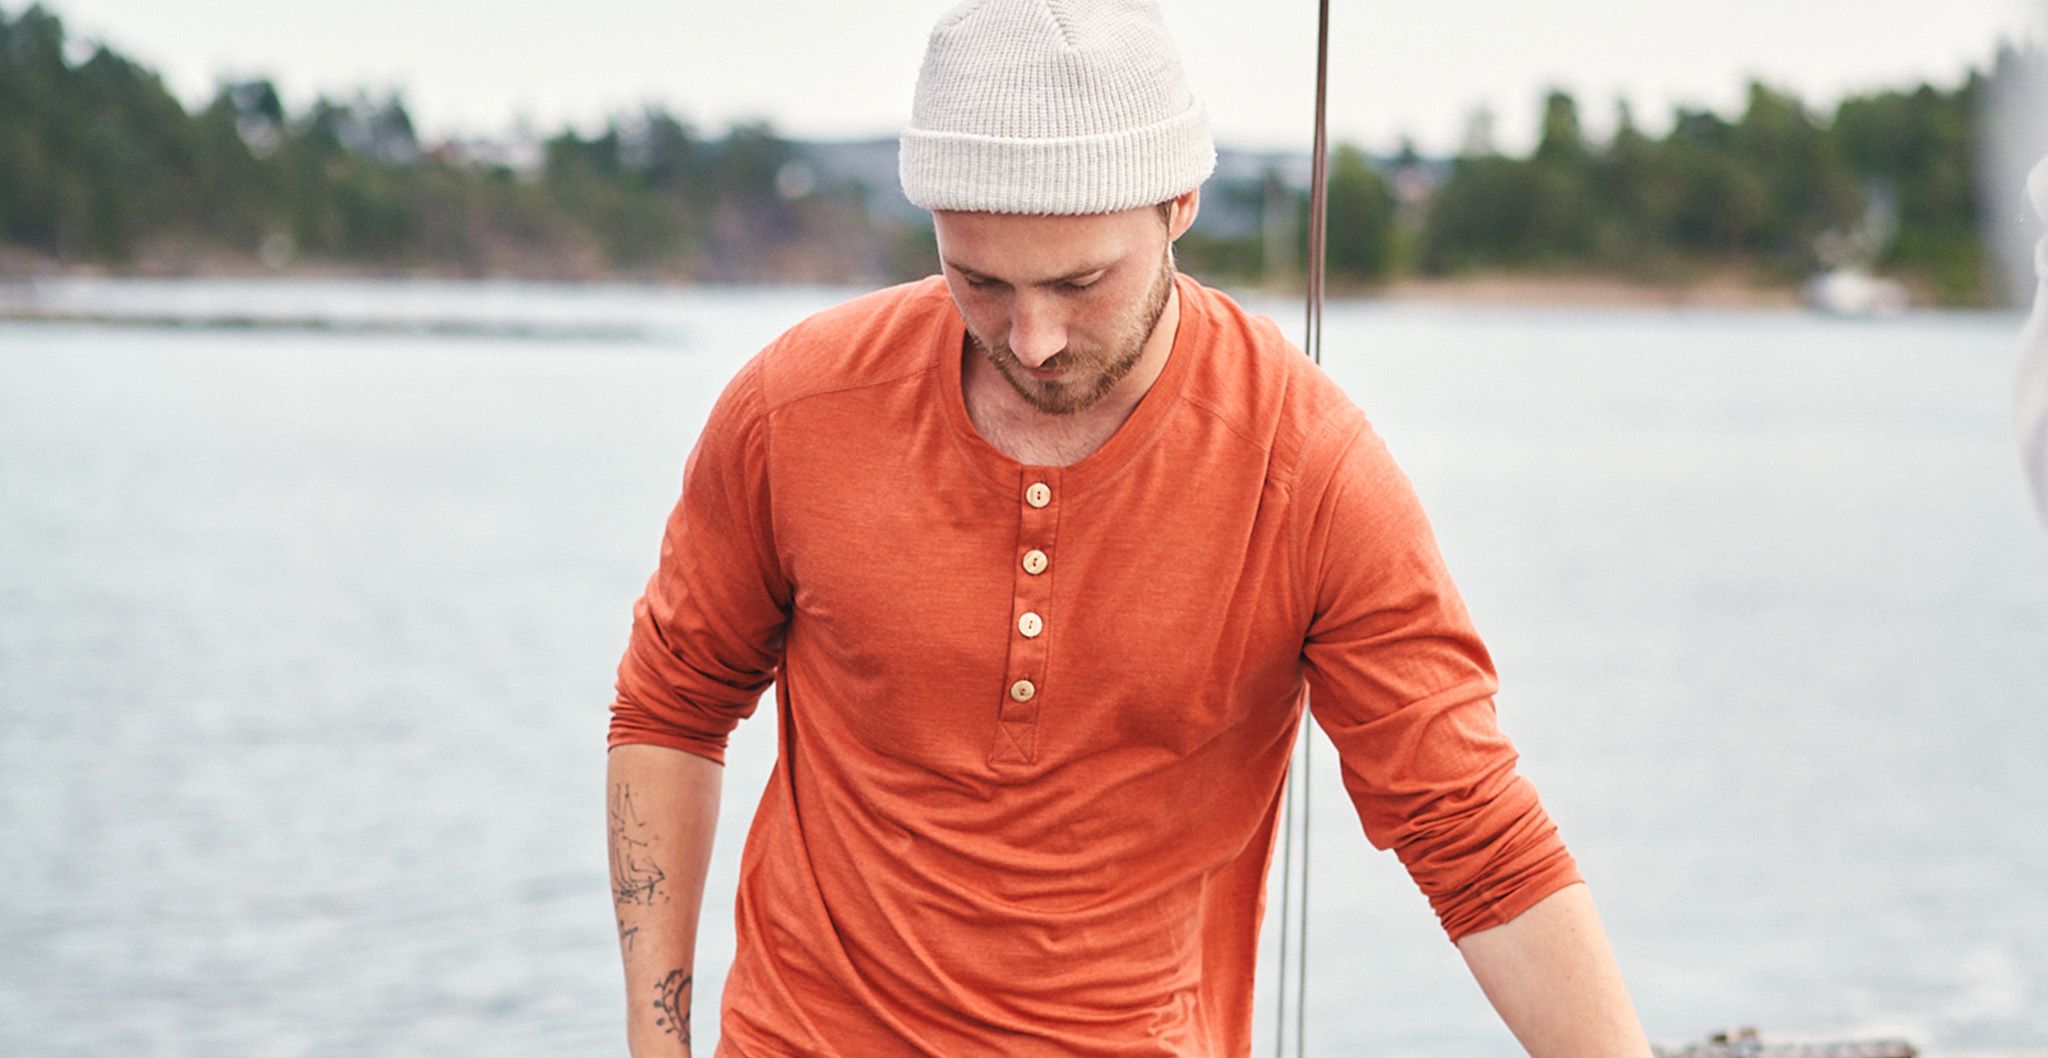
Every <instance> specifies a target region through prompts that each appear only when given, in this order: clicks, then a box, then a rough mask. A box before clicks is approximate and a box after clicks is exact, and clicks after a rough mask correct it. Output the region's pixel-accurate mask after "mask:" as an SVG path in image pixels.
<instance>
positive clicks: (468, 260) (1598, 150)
mask: <svg viewBox="0 0 2048 1058" xmlns="http://www.w3.org/2000/svg"><path fill="white" fill-rule="evenodd" d="M2029 64H2032V65H2031V66H2029ZM2039 64H2040V59H2039V56H2031V57H2029V56H2021V55H2018V54H2016V53H2013V52H2011V51H2010V50H2007V51H2005V52H2002V53H2001V54H2000V56H1999V58H1998V60H1997V62H1996V63H1995V65H1994V67H1993V70H1992V72H1991V73H1990V74H1988V75H1987V74H1981V73H1972V74H1971V75H1970V76H1969V77H1968V79H1967V80H1965V81H1964V82H1963V83H1962V84H1960V85H1959V86H1957V87H1955V88H1952V89H1943V88H1939V87H1934V86H1921V87H1918V88H1914V89H1911V90H1902V91H1887V92H1878V93H1874V94H1868V95H1862V96H1856V97H1852V98H1849V99H1845V100H1843V101H1842V102H1841V103H1840V104H1838V105H1837V106H1836V108H1835V109H1834V112H1833V113H1832V114H1828V115H1820V114H1817V113H1816V112H1814V111H1813V110H1811V109H1810V108H1808V107H1807V106H1806V105H1805V104H1803V103H1802V102H1801V101H1800V100H1799V99H1798V98H1797V97H1796V96H1794V95H1792V94H1790V93H1787V92H1783V91H1779V90H1776V89H1773V88H1771V87H1769V86H1766V85H1762V84H1754V85H1751V86H1750V90H1749V95H1748V100H1747V105H1746V107H1745V109H1744V110H1743V112H1742V114H1741V115H1740V116H1738V117H1736V118H1734V119H1732V120H1731V119H1728V118H1724V117H1722V116H1720V115H1717V114H1715V113H1713V112H1711V111H1707V110H1692V109H1680V110H1678V111H1677V112H1676V113H1675V115H1674V118H1673V121H1672V123H1671V126H1670V129H1669V131H1668V132H1666V133H1664V134H1663V135H1662V136H1652V135H1649V134H1646V133H1645V132H1643V131H1641V130H1640V128H1639V127H1638V126H1637V124H1636V122H1635V120H1634V117H1633V115H1632V114H1631V113H1630V112H1629V111H1628V108H1627V107H1626V105H1622V106H1621V107H1620V108H1619V112H1618V113H1617V116H1616V121H1615V126H1616V129H1617V131H1615V132H1614V133H1613V134H1612V135H1611V136H1609V137H1608V138H1606V139H1605V140H1604V141H1601V142H1595V141H1593V140H1592V139H1591V138H1590V137H1589V136H1588V135H1587V134H1586V132H1585V131H1584V129H1583V128H1582V125H1581V118H1580V109H1579V105H1578V103H1577V101H1576V100H1575V99H1574V98H1573V97H1572V96H1571V95H1569V94H1567V93H1564V92H1552V93H1550V94H1549V96H1548V98H1547V100H1546V103H1545V106H1544V108H1543V116H1542V126H1541V130H1540V136H1539V138H1538V141H1537V145H1536V147H1535V148H1534V150H1533V151H1532V152H1530V153H1529V154H1527V155H1526V156H1521V157H1515V156H1510V155H1507V154H1504V153H1501V152H1500V151H1498V150H1496V149H1495V148H1494V147H1493V146H1492V144H1491V142H1490V135H1489V134H1488V130H1487V128H1486V123H1485V122H1483V121H1475V127H1474V131H1473V133H1472V135H1470V136H1469V137H1468V140H1469V142H1468V143H1467V146H1466V148H1465V149H1464V150H1463V151H1462V152H1460V154H1459V155H1458V156H1456V157H1455V158H1451V159H1448V160H1432V159H1425V158H1422V157H1421V156H1419V155H1418V154H1417V153H1416V152H1415V151H1414V150H1413V149H1412V148H1404V150H1403V151H1402V152H1401V153H1400V154H1398V155H1396V156H1393V157H1390V158H1377V159H1375V158H1371V157H1369V156H1368V155H1367V154H1366V153H1365V152H1363V151H1361V150H1359V149H1358V148H1356V147H1354V146H1350V145H1341V146H1339V147H1338V148H1337V149H1336V150H1335V151H1334V152H1333V154H1332V157H1331V164H1330V174H1329V196H1330V197H1329V209H1330V229H1329V230H1330V243H1329V254H1330V257H1329V266H1330V274H1331V277H1332V280H1333V282H1334V283H1336V284H1337V285H1338V286H1339V287H1340V288H1342V287H1344V286H1347V285H1348V286H1351V287H1354V288H1368V287H1370V286H1372V285H1374V284H1380V283H1385V282H1387V281H1390V280H1394V279H1399V278H1403V277H1407V276H1446V277H1448V276H1457V275H1460V274H1467V273H1472V272H1532V271H1533V272H1547V273H1557V274H1574V275H1579V274H1596V275H1614V276H1628V277H1636V278H1649V279H1653V280H1658V281H1665V282H1683V281H1686V280H1687V279H1689V278H1692V277H1697V276H1699V275H1702V274H1706V273H1712V272H1725V271H1731V270H1732V271H1736V272H1739V273H1741V274H1744V275H1748V276H1751V277H1754V278H1756V279H1757V280H1758V281H1760V282H1765V283H1791V282H1797V281H1798V280H1800V279H1803V278H1805V277H1806V276H1809V275H1811V274H1812V273H1813V272H1814V271H1815V270H1817V269H1819V268H1822V267H1826V266H1832V265H1841V264H1859V265H1864V266H1867V267H1871V268H1874V269H1876V270H1880V271H1884V272H1888V273H1891V274H1894V275H1898V276H1900V277H1902V278H1906V279H1908V280H1909V281H1911V282H1912V283H1914V285H1915V286H1916V287H1918V288H1919V289H1920V290H1921V291H1922V292H1923V293H1924V294H1925V295H1927V296H1929V297H1932V298H1934V299H1936V300H1939V301H1941V302H1943V303H1947V304H1964V305H1967V304H1980V303H1983V302H1984V301H1985V300H1986V299H1987V298H1988V297H1989V296H1990V291H1991V290H1992V285H1991V280H1990V276H1989V274H1988V272H1989V267H1990V265H1989V258H1988V254H1987V252H1986V250H1985V248H1984V246H1983V244H1982V242H1981V237H1980V234H1979V233H1980V229H1981V225H1980V224H1979V220H1980V218H1979V213H1978V209H1979V207H1978V204H1977V188H1978V176H1979V174H1978V173H1977V172H1976V167H1977V166H1978V164H1979V163H1978V152H1977V150H1976V142H1975V141H1976V137H1977V135H1978V133H1977V131H1976V129H1977V126H1976V123H1975V121H1974V118H1975V113H1976V109H1977V107H1978V105H1979V103H1980V101H1981V97H1982V96H1983V95H1984V93H1985V92H1986V91H1987V84H1988V83H1989V81H1990V80H1991V79H1995V78H2003V77H2014V76H2022V75H2027V74H2029V72H2030V71H2032V73H2031V75H2033V76H2039V74H2038V67H2039ZM530 153H531V156H529V157H524V158H521V157H515V156H512V154H511V153H510V152H508V150H507V149H506V148H505V147H503V146H502V145H492V144H483V143H478V144H460V143H445V144H431V145H430V144H426V143H423V142H422V141H421V139H420V137H419V135H418V133H417V132H416V130H415V129H414V127H413V123H412V120H411V118H410V115H409V114H408V113H407V110H406V108H405V106H404V103H403V101H402V99H400V98H398V97H396V96H386V97H382V98H376V97H370V96H359V97H357V98H355V99H352V100H334V99H326V98H323V99H320V100H318V101H316V102H315V103H314V104H313V105H312V106H311V107H310V108H308V109H306V110H305V111H304V112H303V113H296V114H294V113H290V112H289V111H288V110H287V108H286V107H285V106H284V105H283V103H282V102H281V100H280V98H279V94H278V92H277V90H276V88H275V86H274V85H273V84H272V83H270V82H268V81H264V80H253V81H245V82H238V83H232V84H226V85H223V86H222V87H221V88H220V89H219V91H218V92H217V93H216V94H215V96H214V97H213V98H212V99H211V100H210V101H209V102H208V103H207V104H206V105H205V106H203V107H200V108H198V109H197V110H196V111H190V112H188V111H187V110H186V108H185V107H184V106H183V105H182V104H180V102H179V101H178V100H177V99H176V98H175V97H174V96H172V95H171V94H170V92H169V91H168V90H167V89H166V88H165V87H164V85H163V83H162V80H161V78H160V77H159V76H158V75H157V74H155V73H154V72H152V71H150V70H148V69H146V68H144V67H142V66H140V65H138V64H136V63H135V62H133V61H131V60H129V59H127V58H125V57H123V56H121V55H120V54H118V53H116V52H114V51H112V50H111V49H109V48H106V47H104V46H92V47H90V48H85V47H83V46H81V45H79V44H78V43H77V42H74V41H72V40H70V39H68V38H67V35H66V32H65V29H64V27H63V24H62V22H61V21H60V20H59V19H58V18H57V17H56V16H55V15H53V14H52V13H50V12H49V11H47V10H46V9H44V8H42V7H40V6H31V7H29V8H27V9H26V10H25V11H24V12H22V13H21V14H20V15H19V16H17V17H13V18H9V17H8V16H7V15H6V13H5V12H4V11H0V247H11V248H13V249H14V250H16V251H17V252H21V253H25V254H29V255H33V256H35V257H37V258H40V259H43V260H47V261H51V262H56V263H59V264H77V263H89V264H96V265H101V266H110V267H117V268H124V267H125V268H139V269H153V270H180V269H199V268H205V267H208V266H209V265H225V266H227V267H237V266H250V265H252V264H257V263H260V264H261V265H263V266H268V267H286V266H292V267H320V266H334V267H341V268H350V269H375V270H397V271H433V272H442V273H452V274H474V275H491V274H514V275H524V276H535V277H548V278H584V277H597V276H621V275H623V276H648V277H659V278H672V279H685V280H728V281H766V280H782V279H798V280H809V281H852V280H873V279H886V278H895V277H907V276H913V275H921V274H924V273H926V272H928V271H929V270H930V269H931V268H932V266H933V259H932V256H931V236H930V231H929V225H928V223H927V222H925V221H924V220H923V219H922V218H920V217H919V216H918V215H917V214H916V213H915V212H914V211H906V210H904V209H902V208H901V207H902V203H900V202H888V201H884V200H885V199H890V198H891V197H892V196H894V195H895V194H896V193H895V190H894V188H893V186H888V187H877V186H873V183H872V182H870V183H866V184H864V183H862V182H861V181H859V180H857V179H854V178H853V177H851V176H849V175H847V174H835V173H833V172H830V171H827V170H826V169H824V168H823V167H821V166H820V165H818V164H817V161H816V158H815V157H814V156H813V155H812V154H811V153H810V152H809V150H808V148H807V147H806V145H803V144H799V143H795V142H792V141H790V140H787V139H784V138H782V137H780V136H778V135H777V134H776V133H775V132H774V130H773V129H772V128H770V127H768V126H766V125H763V124H742V125H735V126H733V127H730V128H727V129H725V130H723V131H722V132H720V133H717V134H707V133H705V132H703V131H701V130H699V129H697V128H695V127H693V126H692V125H690V124H689V123H688V122H687V121H685V120H683V119H681V118H679V117H677V116H676V115H674V114H671V113H669V112H667V111H665V110H662V109H659V108H649V109H647V110H646V111H644V112H642V113H639V114H635V115H629V116H622V117H619V118H617V119H614V120H612V121H611V122H609V123H608V124H607V125H606V126H605V127H604V128H603V129H602V130H600V131H598V132H597V133H596V134H595V135H583V134H579V133H577V132H575V131H573V130H564V131H560V132H557V133H555V134H553V135H550V136H547V137H545V138H542V139H539V140H537V141H536V142H534V143H533V144H531V152H530ZM1305 217H1306V210H1305V192H1304V191H1303V190H1302V189H1301V188H1299V187H1288V186H1285V184H1284V182H1283V181H1282V180H1281V179H1280V176H1279V174H1278V173H1277V172H1269V173H1267V174H1266V175H1265V176H1264V177H1263V178H1261V179H1257V180H1244V179H1239V180H1235V181H1229V180H1218V181H1216V182H1215V183H1213V184H1212V185H1211V187H1210V188H1208V189H1207V192H1206V196H1205V205H1204V212H1203V219H1202V220H1201V221H1200V222H1198V225H1197V228H1196V230H1195V231H1194V232H1193V233H1191V234H1190V236H1189V237H1188V238H1187V239H1186V240H1185V241H1184V242H1183V244H1182V247H1181V259H1182V263H1183V265H1184V266H1185V267H1187V268H1188V269H1189V270H1191V271H1195V272H1197V273H1199V274H1205V275H1211V276H1214V277H1216V278H1219V279H1225V280H1235V281H1250V282H1266V283H1277V282H1282V281H1284V280H1285V279H1286V276H1285V275H1284V274H1283V273H1285V272H1286V271H1287V269H1286V268H1285V267H1284V266H1283V264H1282V263H1281V262H1286V261H1298V260H1299V259H1300V256H1301V254H1302V251H1303V247H1304V246H1305V233H1306V220H1305Z"/></svg>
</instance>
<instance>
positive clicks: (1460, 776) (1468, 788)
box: [1302, 419, 1650, 1058]
mask: <svg viewBox="0 0 2048 1058" xmlns="http://www.w3.org/2000/svg"><path fill="white" fill-rule="evenodd" d="M1323 446H1329V447H1323ZM1318 447H1321V448H1322V451H1321V452H1317V451H1316V449H1317V448H1318ZM1331 448H1334V449H1335V451H1334V452H1331ZM1310 451H1311V454H1312V455H1322V456H1323V459H1321V460H1315V461H1313V462H1311V465H1312V466H1315V465H1320V466H1323V467H1326V468H1328V469H1327V471H1326V474H1327V476H1326V477H1310V478H1309V479H1308V480H1307V481H1306V482H1305V484H1307V485H1308V486H1309V488H1310V493H1309V494H1310V495H1312V496H1314V497H1315V505H1314V507H1313V508H1312V510H1313V517H1312V518H1311V519H1310V520H1309V522H1308V524H1309V526H1310V527H1311V528H1310V531H1309V535H1308V538H1307V542H1306V548H1305V554H1306V556H1307V558H1308V564H1307V568H1308V570H1309V571H1310V577H1311V579H1310V583H1311V584H1312V585H1313V591H1314V596H1315V609H1314V614H1313V618H1312V620H1311V623H1310V627H1309V634H1308V636H1307V637H1306V639H1305V640H1304V642H1303V649H1302V657H1303V661H1304V663H1305V675H1306V677H1307V680H1308V683H1309V688H1310V691H1309V706H1310V708H1311V709H1312V710H1313V711H1314V713H1315V719H1316V722H1317V723H1318V724H1319V725H1320V726H1321V727H1322V729H1323V731H1324V733H1325V734H1327V735H1328V736H1329V737H1330V741H1331V743H1332V744H1333V745H1335V747H1336V748H1337V752H1338V757H1339V759H1340V761H1341V763H1342V765H1343V768H1342V770H1343V777H1344V784H1345V787H1346V790H1347V792H1348V793H1349V794H1350V795H1351V799H1352V803H1353V805H1354V807H1356V809H1357V810H1358V815H1359V820H1360V822H1361V823H1363V824H1364V829H1365V832H1366V836H1367V837H1368V838H1370V839H1371V841H1372V843H1373V844H1374V845H1376V846H1378V847H1380V848H1387V849H1393V850H1394V851H1395V852H1396V853H1398V854H1399V856H1400V857H1401V861H1402V863H1403V864H1404V865H1405V866H1406V867H1407V868H1408V871H1409V874H1410V876H1411V877H1413V878H1414V879H1415V882H1416V884H1417V886H1418V887H1419V888H1421V890H1422V891H1423V893H1424V894H1425V895H1427V896H1428V897H1429V900H1430V904H1431V906H1432V907H1433V908H1434V909H1435V910H1436V912H1437V915H1438V918H1439V920H1440V921H1441V923H1442V925H1443V928H1444V930H1445V932H1446V933H1447V934H1448V935H1449V937H1450V938H1451V939H1452V940H1453V941H1454V942H1456V944H1457V945H1458V948H1459V950H1460V951H1461V952H1462V953H1463V954H1464V956H1465V960H1466V962H1467V964H1468V965H1469V966H1470V967H1471V969H1472V973H1473V976H1474V977H1475V978H1476V979H1477V980H1478V982H1479V985H1480V987H1481V988H1482V989H1483V990H1484V991H1485V992H1486V995H1487V998H1488V999H1490V1000H1491V1001H1492V1002H1493V1005H1494V1008H1495V1010H1497V1011H1498V1012H1499V1014H1500V1016H1501V1019H1502V1021H1503V1022H1505V1023H1506V1025H1507V1027H1508V1029H1509V1030H1510V1031H1512V1032H1513V1033H1514V1034H1515V1036H1516V1038H1517V1039H1519V1040H1520V1041H1521V1042H1522V1045H1523V1046H1524V1047H1526V1048H1527V1049H1528V1051H1529V1053H1530V1054H1531V1055H1532V1056H1535V1058H1620V1056H1626V1058H1647V1056H1648V1055H1649V1053H1650V1048H1649V1044H1648V1043H1647V1041H1646V1040H1645V1039H1644V1036H1643V1030H1642V1027H1641V1025H1640V1024H1639V1023H1638V1021H1637V1019H1636V1015H1635V1011H1634V1009H1633V1007H1632V1005H1631V1003H1630V1001H1629V997H1628V991H1627V989H1626V988H1625V987H1624V986H1623V984H1622V980H1621V973H1620V971H1619V970H1618V969H1617V968H1616V966H1615V961H1614V956H1613V954H1612V952H1611V951H1610V949H1609V947H1608V944H1607V938H1606V935H1605V933H1604V932H1603V930H1602V929H1601V927H1600V921H1599V917H1598V916H1597V915H1596V914H1595V913H1594V910H1593V902H1592V898H1591V897H1590V896H1588V895H1587V893H1586V887H1585V885H1584V884H1583V882H1582V881H1581V879H1580V877H1579V873H1578V869H1577V866H1576V864H1575V863H1574V861H1573V860H1572V858H1571V854H1570V853H1569V851H1567V850H1566V848H1565V846H1564V843H1563V841H1562V840H1561V839H1560V838H1559V837H1558V834H1557V828H1556V826H1555V825H1554V824H1553V823H1552V821H1551V819H1550V816H1549V815H1548V813H1547V812H1545V811H1544V808H1543V805H1542V803H1541V801H1540V800H1539V798H1538V797H1537V795H1536V790H1535V787H1534V786H1533V785H1532V784H1531V783H1530V782H1529V781H1528V779H1527V778H1525V777H1524V776H1522V775H1521V774H1519V772H1518V771H1517V769H1516V767H1515V764H1516V753H1515V750H1514V746H1513V745H1512V744H1511V743H1510V742H1509V741H1508V740H1507V737H1506V736H1505V735H1504V734H1502V733H1501V731H1500V728H1499V726H1498V724H1497V723H1496V718H1495V715H1494V707H1493V693H1494V691H1495V690H1496V689H1497V687H1498V681H1497V680H1496V678H1495V676H1494V673H1493V665H1492V659H1491V658H1490V657H1489V656H1488V654H1487V651H1486V648H1485V646H1484V644H1482V643H1481V642H1480V640H1479V637H1478V634H1477V632H1476V631H1475V630H1474V629H1473V627H1472V623H1471V618H1470V617H1469V615H1468V614H1466V612H1465V610H1464V606H1463V603H1462V602H1461V601H1460V600H1459V598H1458V594H1457V589H1456V587H1455V585H1453V584H1452V583H1451V580H1450V575H1449V573H1448V571H1447V570H1446V569H1445V568H1444V563H1443V557H1442V555H1441V554H1440V553H1439V552H1438V550H1437V547H1436V542H1435V539H1434V536H1433V534H1432V533H1431V532H1430V530H1429V525H1428V519H1427V518H1426V517H1425V516H1424V515H1423V513H1422V509H1421V505H1420V504H1419V503H1418V502H1417V500H1416V498H1415V494H1414V491H1413V488H1412V486H1410V484H1409V483H1408V480H1407V477H1406V475H1404V474H1402V473H1401V472H1400V470H1399V468H1398V467H1396V466H1395V465H1394V463H1393V461H1392V459H1391V458H1390V457H1389V456H1388V455H1387V452H1386V450H1385V447H1384V446H1383V445H1382V444H1381V443H1380V441H1379V439H1378V438H1377V437H1376V436H1375V435H1374V434H1373V433H1372V431H1371V429H1370V427H1367V426H1365V425H1364V423H1363V420H1362V419H1354V420H1353V421H1351V422H1349V423H1345V422H1343V421H1342V420H1338V421H1336V422H1334V423H1332V431H1331V433H1330V434H1329V435H1325V436H1323V437H1319V438H1317V439H1316V442H1315V443H1312V446H1311V448H1310Z"/></svg>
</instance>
